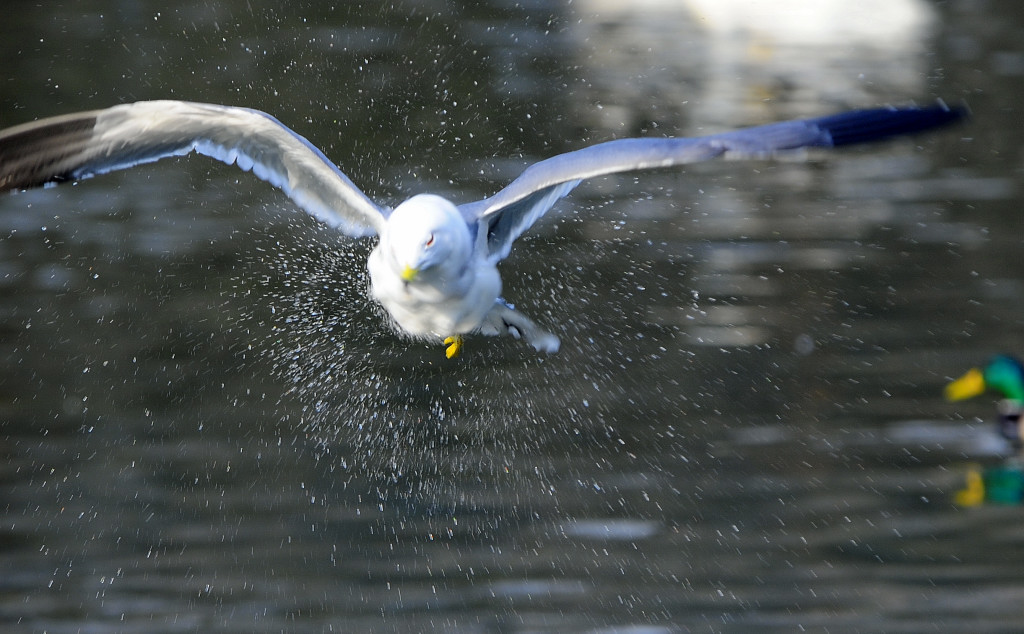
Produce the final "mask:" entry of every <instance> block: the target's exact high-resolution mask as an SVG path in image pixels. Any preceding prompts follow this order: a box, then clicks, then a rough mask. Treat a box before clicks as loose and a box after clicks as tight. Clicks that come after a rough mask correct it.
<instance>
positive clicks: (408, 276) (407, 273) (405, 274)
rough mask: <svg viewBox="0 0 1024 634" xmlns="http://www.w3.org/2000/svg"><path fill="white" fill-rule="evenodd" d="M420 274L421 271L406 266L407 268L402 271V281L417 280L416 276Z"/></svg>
mask: <svg viewBox="0 0 1024 634" xmlns="http://www.w3.org/2000/svg"><path fill="white" fill-rule="evenodd" d="M419 273H420V270H419V269H417V268H413V267H411V266H409V265H406V266H405V268H403V269H402V281H403V282H411V281H413V280H415V279H416V276H417V275H419Z"/></svg>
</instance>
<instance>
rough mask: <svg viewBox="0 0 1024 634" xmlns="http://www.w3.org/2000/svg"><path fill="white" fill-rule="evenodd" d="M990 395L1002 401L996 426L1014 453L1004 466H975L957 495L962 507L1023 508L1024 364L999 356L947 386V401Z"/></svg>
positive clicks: (1010, 357) (1005, 356)
mask: <svg viewBox="0 0 1024 634" xmlns="http://www.w3.org/2000/svg"><path fill="white" fill-rule="evenodd" d="M986 392H993V393H995V394H998V395H999V396H1001V397H1002V398H1001V399H1000V401H999V403H998V412H999V416H998V418H997V419H996V426H997V429H998V431H999V435H1001V436H1002V437H1003V438H1005V439H1006V440H1007V441H1009V443H1010V445H1011V446H1012V447H1013V448H1014V450H1015V451H1014V454H1015V455H1013V456H1012V457H1010V458H1009V459H1007V460H1005V461H1004V462H1003V463H1001V464H999V465H995V466H989V467H982V466H980V465H976V464H975V465H971V466H970V467H968V469H967V473H966V486H965V487H964V488H963V489H961V490H959V491H957V492H956V493H955V494H954V497H953V500H954V502H955V503H956V504H957V505H959V506H966V507H971V506H979V505H981V504H983V503H984V502H992V503H996V504H1010V505H1020V504H1022V503H1024V462H1022V456H1021V453H1022V452H1021V449H1022V446H1024V443H1022V439H1021V437H1022V435H1024V434H1022V429H1021V427H1022V424H1021V423H1022V421H1021V418H1022V417H1021V413H1022V411H1024V364H1022V363H1021V361H1020V360H1019V359H1018V358H1016V357H1014V356H1011V355H1008V354H1000V355H996V356H995V357H992V358H991V359H989V361H988V362H987V363H986V364H985V365H984V366H982V367H974V368H971V369H970V370H968V371H967V372H965V373H964V374H963V375H962V376H960V377H959V378H957V379H956V380H954V381H952V382H950V383H949V384H947V385H946V387H945V396H946V400H948V401H951V402H955V401H962V400H966V399H969V398H973V397H975V396H979V395H981V394H984V393H986Z"/></svg>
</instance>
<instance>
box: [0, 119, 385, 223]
mask: <svg viewBox="0 0 1024 634" xmlns="http://www.w3.org/2000/svg"><path fill="white" fill-rule="evenodd" d="M193 150H194V151H196V152H199V153H200V154H204V155H206V156H210V157H212V158H215V159H217V160H220V161H223V162H225V163H228V164H231V163H234V164H236V165H238V167H240V168H242V169H244V170H252V172H253V173H254V174H255V175H256V176H258V177H259V178H261V179H263V180H266V181H267V182H269V183H271V184H272V185H275V186H277V187H279V188H281V189H282V190H283V191H284V192H285V193H286V194H287V195H288V196H289V197H290V198H291V199H292V200H294V201H295V202H296V204H298V205H299V206H300V207H302V208H303V209H304V210H306V211H307V212H309V213H310V214H312V215H313V216H315V217H317V218H318V219H320V220H321V221H323V222H324V223H326V224H328V225H330V226H332V227H336V228H338V229H341V230H342V231H344V232H345V233H347V234H349V235H353V236H360V235H368V234H372V233H374V232H379V231H380V229H381V228H382V227H383V224H384V220H385V217H384V210H382V209H381V208H379V207H378V206H377V205H376V204H374V203H373V202H372V201H371V200H370V199H369V198H367V197H366V196H365V195H364V194H363V193H362V192H361V191H359V189H358V188H357V187H356V186H355V185H354V184H353V183H352V181H350V180H349V179H348V178H347V177H346V176H345V175H344V174H342V173H341V172H340V171H339V170H338V169H337V168H336V167H335V166H334V165H333V164H332V163H331V162H330V161H329V160H328V159H327V158H326V157H325V156H324V155H323V154H322V153H321V152H320V151H319V150H318V149H316V148H315V147H313V146H312V145H311V144H310V143H309V142H307V141H306V140H305V139H304V138H302V137H301V136H299V135H297V134H295V133H294V132H292V131H291V130H289V129H288V128H286V127H285V126H284V125H282V124H281V123H280V122H279V121H277V120H276V119H274V118H273V117H271V116H270V115H267V114H265V113H262V112H259V111H257V110H250V109H247V108H233V107H228V106H216V105H208V104H198V103H188V102H182V101H148V102H146V101H144V102H137V103H133V104H126V105H121V106H114V107H113V108H108V109H106V110H97V111H92V112H84V113H79V114H76V115H69V116H66V117H56V118H53V119H44V120H41V121H36V122H33V123H29V124H25V125H23V126H18V127H15V128H11V129H10V130H7V131H4V132H3V133H2V134H0V191H3V190H9V189H22V188H26V187H34V186H38V185H42V184H46V183H55V182H61V181H66V180H75V179H81V178H87V177H89V176H92V175H95V174H102V173H105V172H110V171H113V170H117V169H121V168H125V167H130V166H133V165H138V164H140V163H146V162H151V161H156V160H159V159H161V158H164V157H167V156H174V155H180V154H187V153H189V152H191V151H193Z"/></svg>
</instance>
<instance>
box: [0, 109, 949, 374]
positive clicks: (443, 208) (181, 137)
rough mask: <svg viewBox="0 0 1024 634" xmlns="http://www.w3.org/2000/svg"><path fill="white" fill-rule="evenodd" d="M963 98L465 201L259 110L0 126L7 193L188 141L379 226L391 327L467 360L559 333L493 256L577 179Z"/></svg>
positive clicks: (701, 144) (135, 112)
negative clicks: (377, 169)
mask: <svg viewBox="0 0 1024 634" xmlns="http://www.w3.org/2000/svg"><path fill="white" fill-rule="evenodd" d="M966 114H967V112H966V110H965V108H962V107H950V106H947V105H946V104H944V103H943V102H941V101H939V102H936V103H935V104H933V105H930V106H925V107H917V106H909V107H899V108H897V107H883V108H874V109H867V110H852V111H848V112H843V113H839V114H835V115H831V116H826V117H819V118H813V119H801V120H795V121H785V122H781V123H774V124H769V125H763V126H758V127H751V128H744V129H739V130H735V131H731V132H725V133H721V134H712V135H708V136H701V137H692V138H628V139H618V140H612V141H607V142H604V143H599V144H597V145H592V146H589V147H585V148H583V149H580V150H575V151H571V152H566V153H564V154H559V155H557V156H553V157H551V158H547V159H544V160H541V161H539V162H537V163H534V164H533V165H530V166H529V167H527V168H526V169H525V170H524V171H523V172H522V174H521V175H520V176H519V177H518V178H516V179H515V180H513V181H512V182H511V183H509V184H508V185H507V186H506V187H505V188H504V189H501V190H499V191H498V192H496V193H495V194H494V195H492V196H489V197H487V198H484V199H482V200H478V201H475V202H467V203H462V204H456V203H454V202H452V201H450V200H448V199H446V198H444V197H441V196H438V195H434V194H417V195H414V196H412V197H411V198H409V199H408V200H406V201H404V202H402V203H401V204H399V205H398V206H397V207H395V208H393V209H392V208H389V207H387V206H383V205H379V204H377V203H375V202H373V201H372V200H370V199H369V198H368V197H367V196H366V194H364V193H363V192H362V191H360V189H359V188H358V187H357V186H356V185H355V184H354V183H353V182H352V181H351V180H349V178H348V177H347V176H345V174H343V173H342V172H341V171H340V170H339V169H338V168H337V167H336V166H335V165H334V163H332V162H331V161H330V160H329V159H328V158H327V157H326V156H324V154H323V152H321V151H320V150H319V149H317V148H316V147H315V146H314V145H312V144H311V143H310V142H309V141H307V140H306V139H305V138H303V137H302V136H300V135H299V134H297V133H295V132H294V131H293V130H291V129H290V128H288V127H287V126H285V125H284V124H282V123H281V122H280V121H278V120H277V119H275V118H274V117H273V116H271V115H269V114H267V113H265V112H261V111H259V110H253V109H250V108H243V107H234V106H224V105H215V104H205V103H193V102H187V101H170V100H162V101H139V102H135V103H128V104H121V105H116V106H113V107H110V108H106V109H103V110H91V111H87V112H78V113H73V114H67V115H63V116H57V117H52V118H48V119H41V120H37V121H33V122H29V123H25V124H22V125H18V126H14V127H11V128H8V129H5V130H0V192H2V191H17V190H23V189H27V188H31V187H38V186H45V185H53V184H57V183H62V182H67V181H78V180H82V179H85V178H88V177H90V176H94V175H97V174H103V173H106V172H110V171H113V170H118V169H123V168H128V167H132V166H135V165H139V164H142V163H149V162H152V161H156V160H158V159H161V158H164V157H168V156H179V155H185V154H188V153H190V152H192V151H195V152H197V153H199V154H203V155H206V156H209V157H212V158H214V159H217V160H220V161H223V162H224V163H227V164H229V165H230V164H235V165H237V166H238V167H240V168H241V169H243V170H246V171H250V170H251V171H252V173H253V174H254V175H256V176H257V177H258V178H260V179H262V180H264V181H267V182H269V183H270V184H271V185H274V186H275V187H278V188H280V189H281V190H282V191H283V192H284V193H285V194H286V195H287V196H288V197H289V198H290V199H291V200H292V201H293V202H294V203H295V204H296V205H298V206H299V207H300V208H302V209H303V210H305V211H306V212H308V213H309V214H311V215H313V216H314V217H316V218H317V219H319V220H320V221H322V222H323V223H325V224H326V225H328V226H330V227H333V228H335V229H337V230H339V231H340V232H342V233H344V234H347V235H348V236H351V237H353V238H359V237H365V236H372V235H376V236H377V238H378V242H377V245H376V247H374V249H373V250H372V251H371V253H370V256H369V259H368V261H367V270H368V273H369V277H370V295H371V296H372V298H373V299H374V300H375V301H376V302H377V303H379V304H380V305H381V306H383V308H384V309H385V311H386V312H387V314H388V315H389V316H390V320H391V321H392V322H393V325H394V326H395V327H397V329H398V330H399V331H400V332H403V333H405V334H407V335H410V336H411V337H413V338H419V339H425V340H432V341H440V342H443V344H444V346H445V354H446V356H447V357H448V358H452V357H455V356H458V355H459V353H460V352H461V350H462V349H463V346H464V337H465V336H466V335H469V334H474V333H476V334H483V335H499V334H510V335H512V336H514V337H516V338H520V339H522V340H523V341H525V342H526V343H528V344H530V345H532V346H533V347H534V348H535V349H536V350H537V351H538V352H547V353H554V352H556V351H557V350H558V347H559V340H558V338H557V337H556V336H555V335H553V334H551V333H550V332H548V331H546V330H544V329H543V328H541V327H540V326H538V325H537V324H536V323H535V322H534V321H533V320H531V319H530V318H529V317H527V316H525V315H523V314H522V313H521V312H519V311H517V310H516V309H515V308H513V306H512V305H510V304H509V303H507V302H506V301H505V300H503V299H502V298H501V290H502V284H501V277H500V275H499V274H498V268H497V265H498V263H499V262H500V261H501V260H503V259H504V258H505V257H506V256H508V254H509V252H510V251H511V249H512V243H513V242H514V241H515V239H516V238H518V237H519V236H520V235H521V234H522V233H523V232H524V231H526V230H527V229H529V228H530V227H531V226H532V225H533V224H534V223H535V222H537V220H539V219H540V218H541V217H542V216H543V215H544V214H545V213H547V211H548V210H549V209H551V207H552V206H553V205H554V204H555V203H556V202H557V201H558V200H559V199H560V198H562V197H564V196H565V195H566V194H568V193H569V192H570V191H571V190H572V189H573V188H574V187H576V186H577V185H578V184H579V183H580V182H581V181H582V180H584V179H587V178H593V177H595V176H600V175H605V174H613V173H618V172H630V171H637V170H646V169H655V168H666V167H671V166H675V165H684V164H687V163H696V162H699V161H706V160H709V159H713V158H716V157H723V158H730V159H769V158H772V157H775V156H778V155H781V154H785V153H787V152H793V151H794V150H798V149H800V148H808V147H839V146H844V145H851V144H856V143H865V142H869V141H877V140H881V139H886V138H889V137H893V136H897V135H905V134H913V133H917V132H922V131H925V130H928V129H931V128H936V127H939V126H943V125H946V124H949V123H952V122H954V121H957V120H958V119H961V118H964V117H965V116H966Z"/></svg>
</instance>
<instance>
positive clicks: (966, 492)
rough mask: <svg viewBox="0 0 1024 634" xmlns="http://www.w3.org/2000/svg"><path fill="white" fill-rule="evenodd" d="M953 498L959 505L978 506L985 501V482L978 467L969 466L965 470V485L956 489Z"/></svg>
mask: <svg viewBox="0 0 1024 634" xmlns="http://www.w3.org/2000/svg"><path fill="white" fill-rule="evenodd" d="M954 500H955V502H956V503H957V504H958V505H960V506H978V505H979V504H981V503H982V502H984V501H985V483H984V481H983V480H982V478H981V470H980V469H978V468H977V467H971V468H970V469H969V470H968V471H967V487H966V488H964V489H962V490H960V491H957V492H956V497H955V498H954Z"/></svg>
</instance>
